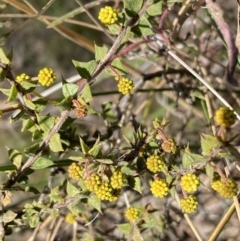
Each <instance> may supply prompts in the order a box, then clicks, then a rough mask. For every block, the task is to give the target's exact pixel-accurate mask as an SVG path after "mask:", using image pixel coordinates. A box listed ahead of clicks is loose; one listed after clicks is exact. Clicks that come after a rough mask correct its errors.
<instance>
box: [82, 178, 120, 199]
mask: <svg viewBox="0 0 240 241" xmlns="http://www.w3.org/2000/svg"><path fill="white" fill-rule="evenodd" d="M111 179H112V178H111ZM113 179H115V178H113ZM84 183H85V186H86V188H87V189H88V190H89V191H91V192H95V193H96V195H97V196H98V197H99V199H101V200H107V201H110V202H113V201H116V200H117V198H118V197H119V195H120V192H121V190H120V184H119V183H118V182H117V183H116V182H114V183H115V185H116V186H117V187H119V189H118V188H114V187H113V186H112V181H111V182H109V181H103V180H102V178H101V177H100V176H99V175H98V174H96V173H93V174H92V175H91V176H90V178H89V179H86V180H84ZM116 186H115V187H116Z"/></svg>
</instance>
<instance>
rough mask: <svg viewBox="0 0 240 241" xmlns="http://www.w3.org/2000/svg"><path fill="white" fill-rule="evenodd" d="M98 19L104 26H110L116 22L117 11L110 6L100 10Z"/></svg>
mask: <svg viewBox="0 0 240 241" xmlns="http://www.w3.org/2000/svg"><path fill="white" fill-rule="evenodd" d="M98 19H99V20H100V21H101V22H102V23H103V24H105V25H112V24H115V23H116V22H117V21H118V13H117V10H116V9H114V8H113V7H111V6H106V7H104V8H101V9H100V11H99V14H98Z"/></svg>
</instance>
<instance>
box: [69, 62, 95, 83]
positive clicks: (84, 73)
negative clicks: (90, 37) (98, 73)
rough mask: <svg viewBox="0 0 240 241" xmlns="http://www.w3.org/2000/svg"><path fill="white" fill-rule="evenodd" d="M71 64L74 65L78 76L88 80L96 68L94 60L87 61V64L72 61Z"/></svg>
mask: <svg viewBox="0 0 240 241" xmlns="http://www.w3.org/2000/svg"><path fill="white" fill-rule="evenodd" d="M73 64H74V65H75V67H76V69H77V71H78V73H79V75H80V76H81V77H82V78H86V79H88V78H89V77H91V75H92V73H93V71H94V69H95V68H96V66H97V63H96V61H95V60H92V61H89V62H78V61H76V60H73Z"/></svg>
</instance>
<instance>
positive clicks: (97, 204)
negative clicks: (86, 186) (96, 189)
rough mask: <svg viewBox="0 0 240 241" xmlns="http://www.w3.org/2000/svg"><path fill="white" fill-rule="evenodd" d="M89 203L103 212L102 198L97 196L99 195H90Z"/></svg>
mask: <svg viewBox="0 0 240 241" xmlns="http://www.w3.org/2000/svg"><path fill="white" fill-rule="evenodd" d="M87 203H88V204H89V205H90V206H92V207H93V208H95V209H97V210H98V212H100V213H102V210H101V200H100V198H98V197H97V195H94V196H90V197H89V198H88V199H87Z"/></svg>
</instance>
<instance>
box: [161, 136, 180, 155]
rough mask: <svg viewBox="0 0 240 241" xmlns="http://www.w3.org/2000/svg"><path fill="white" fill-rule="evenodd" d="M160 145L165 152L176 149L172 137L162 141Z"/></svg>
mask: <svg viewBox="0 0 240 241" xmlns="http://www.w3.org/2000/svg"><path fill="white" fill-rule="evenodd" d="M161 147H162V149H163V151H165V152H167V153H175V152H176V150H177V145H176V142H175V141H174V140H173V139H167V140H166V141H164V142H163V143H162V145H161Z"/></svg>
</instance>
